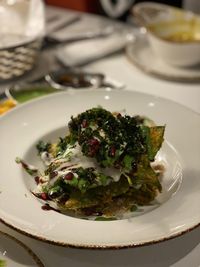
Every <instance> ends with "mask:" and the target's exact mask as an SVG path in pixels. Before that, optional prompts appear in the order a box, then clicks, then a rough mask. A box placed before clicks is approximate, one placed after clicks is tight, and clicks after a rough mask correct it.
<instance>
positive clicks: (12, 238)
mask: <svg viewBox="0 0 200 267" xmlns="http://www.w3.org/2000/svg"><path fill="white" fill-rule="evenodd" d="M0 221H1V219H0ZM0 235H3V236H5V237H6V238H8V239H9V240H11V241H14V242H15V243H17V244H18V245H19V246H20V247H22V248H23V249H24V250H25V251H26V252H27V253H28V255H29V256H31V258H32V259H33V261H34V262H35V264H36V265H37V266H38V267H45V265H44V264H43V263H42V261H41V260H40V259H39V257H38V256H37V255H36V254H35V252H33V250H32V249H31V248H30V247H28V246H27V245H25V244H24V242H22V241H21V240H19V239H18V238H16V237H14V236H13V235H10V234H8V233H7V232H4V231H1V230H0Z"/></svg>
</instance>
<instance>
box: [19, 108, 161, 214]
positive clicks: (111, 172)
mask: <svg viewBox="0 0 200 267" xmlns="http://www.w3.org/2000/svg"><path fill="white" fill-rule="evenodd" d="M149 122H150V121H149ZM149 122H148V123H147V119H146V118H143V117H140V116H134V117H133V116H128V115H125V116H123V115H121V114H120V113H116V114H113V113H111V112H109V111H107V110H105V109H103V108H100V107H98V108H92V109H89V110H87V111H85V112H83V113H81V114H79V115H78V116H76V117H71V120H70V122H69V124H68V128H69V133H68V134H67V135H66V136H65V137H64V138H60V139H59V141H58V142H57V143H56V144H51V143H49V142H43V141H40V142H39V143H38V145H37V149H38V152H39V154H40V156H41V158H42V159H43V161H44V163H45V164H46V169H45V171H44V174H43V175H41V177H40V179H39V182H38V187H37V190H36V195H37V196H38V197H40V198H42V199H43V200H49V201H53V202H55V203H56V204H57V206H58V207H59V208H60V209H61V210H72V211H74V212H77V213H80V214H84V215H98V216H101V217H102V216H108V217H112V216H115V215H116V214H117V213H118V212H119V211H122V210H123V211H127V210H130V211H133V207H134V209H135V207H136V206H137V205H146V204H149V203H150V202H151V201H153V200H154V199H155V197H156V196H157V194H158V192H161V191H162V187H161V184H160V182H159V179H158V174H157V173H156V172H155V171H154V170H153V169H152V167H151V162H152V161H154V160H155V156H156V154H157V152H158V150H159V149H160V147H161V145H162V142H163V136H164V130H165V127H164V126H155V125H153V126H152V127H151V126H147V125H148V124H149ZM18 162H22V161H19V160H18ZM22 165H23V164H22ZM24 166H25V167H26V170H27V169H28V165H27V164H26V165H24ZM32 169H33V168H32ZM29 173H31V171H30V172H29ZM37 181H38V180H37Z"/></svg>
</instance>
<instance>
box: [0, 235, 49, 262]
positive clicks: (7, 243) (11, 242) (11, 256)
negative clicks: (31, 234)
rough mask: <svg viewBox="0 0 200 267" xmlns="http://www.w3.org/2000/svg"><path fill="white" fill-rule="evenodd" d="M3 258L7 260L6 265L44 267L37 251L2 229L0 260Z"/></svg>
mask: <svg viewBox="0 0 200 267" xmlns="http://www.w3.org/2000/svg"><path fill="white" fill-rule="evenodd" d="M1 260H2V261H4V262H5V267H23V266H32V267H44V265H43V264H42V262H41V261H40V260H39V258H38V257H37V256H36V255H35V253H33V251H32V250H30V248H28V247H27V246H26V245H25V244H24V243H22V242H21V241H19V240H18V239H16V238H15V237H13V236H10V235H8V234H6V233H4V232H1V231H0V262H1ZM0 266H1V264H0ZM3 266H4V265H2V267H3Z"/></svg>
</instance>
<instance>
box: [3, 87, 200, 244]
mask: <svg viewBox="0 0 200 267" xmlns="http://www.w3.org/2000/svg"><path fill="white" fill-rule="evenodd" d="M97 105H101V106H103V107H105V108H106V109H108V110H110V111H120V110H123V109H124V108H125V109H126V112H127V113H128V114H131V115H133V114H140V115H147V116H149V117H150V118H152V119H153V120H155V122H156V123H157V124H160V125H163V124H166V133H165V142H164V144H163V147H162V149H161V151H160V152H159V154H158V157H157V161H158V162H159V161H161V162H163V163H164V164H165V166H166V172H165V175H164V178H163V180H162V185H163V193H161V194H160V196H159V198H158V203H159V204H158V205H157V206H156V207H154V208H153V209H151V210H150V211H148V212H145V213H143V212H141V213H133V217H131V218H129V219H123V220H115V221H90V220H83V219H80V218H74V217H70V216H66V215H63V214H60V213H57V212H54V211H44V210H42V209H41V203H40V201H39V200H38V199H36V198H35V197H34V196H33V195H32V194H31V193H30V189H32V188H33V187H34V186H35V185H34V181H32V179H31V178H30V177H29V176H28V175H27V174H25V173H24V171H23V170H22V169H21V168H20V166H19V165H17V164H16V163H15V157H16V156H20V157H22V158H24V159H25V160H26V161H28V162H31V163H32V164H33V165H39V159H38V157H37V152H36V149H35V144H36V143H37V142H38V140H40V139H46V140H54V139H55V138H56V137H58V136H61V135H64V133H65V131H66V125H67V122H68V121H69V119H70V117H71V115H76V114H77V113H79V112H82V111H84V110H85V109H88V108H91V107H94V106H97ZM0 132H1V138H0V147H1V155H2V157H1V161H0V189H1V194H0V221H2V222H4V223H5V224H6V225H8V226H10V227H12V228H14V229H16V230H18V231H20V232H21V233H24V234H26V235H28V236H31V237H34V238H37V239H40V240H43V241H46V242H50V243H52V244H57V245H62V246H71V247H84V248H124V247H134V246H140V245H144V244H152V243H154V242H159V241H163V240H166V239H169V238H173V237H176V236H178V235H181V234H183V233H184V232H187V231H189V230H191V229H193V228H195V227H197V226H198V225H199V224H200V205H199V203H200V194H199V192H200V179H199V177H200V164H199V162H200V152H199V148H200V138H199V136H200V115H199V114H196V113H194V112H192V111H191V110H189V109H187V108H185V107H184V106H181V105H179V104H177V103H174V102H171V101H169V100H165V99H162V98H158V97H155V96H151V95H146V94H142V93H137V92H131V91H118V90H116V91H115V90H111V91H107V90H103V89H102V90H93V91H91V90H81V91H76V90H74V91H69V92H64V93H57V94H55V95H50V96H47V97H43V98H40V99H37V100H33V101H30V102H29V103H26V104H24V105H21V106H18V107H17V108H15V109H14V110H12V111H10V112H8V113H7V114H6V115H4V116H2V117H1V118H0ZM135 215H137V216H135Z"/></svg>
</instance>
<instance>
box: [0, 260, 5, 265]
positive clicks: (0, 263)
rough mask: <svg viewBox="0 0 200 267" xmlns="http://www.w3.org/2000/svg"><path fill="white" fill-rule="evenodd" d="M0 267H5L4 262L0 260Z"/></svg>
mask: <svg viewBox="0 0 200 267" xmlns="http://www.w3.org/2000/svg"><path fill="white" fill-rule="evenodd" d="M0 267H6V261H5V260H1V259H0Z"/></svg>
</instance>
